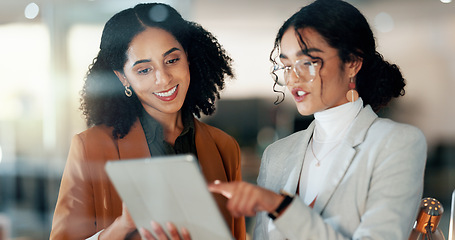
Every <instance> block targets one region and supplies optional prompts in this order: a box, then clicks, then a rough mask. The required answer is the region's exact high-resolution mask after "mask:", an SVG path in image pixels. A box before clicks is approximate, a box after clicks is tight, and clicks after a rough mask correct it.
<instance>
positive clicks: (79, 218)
mask: <svg viewBox="0 0 455 240" xmlns="http://www.w3.org/2000/svg"><path fill="white" fill-rule="evenodd" d="M226 76H229V77H232V76H233V71H232V69H231V59H230V58H229V57H228V56H227V54H226V53H225V51H224V49H223V48H222V47H221V45H220V44H219V43H218V41H217V39H216V38H215V37H214V36H213V35H212V34H211V33H209V32H208V31H206V30H205V29H203V28H202V27H201V26H200V25H198V24H196V23H194V22H190V21H186V20H184V19H183V18H182V17H181V15H180V14H179V13H178V12H177V11H176V10H175V9H173V8H172V7H170V6H168V5H165V4H157V3H153V4H138V5H136V6H135V7H134V8H130V9H126V10H123V11H121V12H119V13H117V14H116V15H114V16H113V17H112V18H111V19H110V20H109V21H108V22H107V23H106V25H105V26H104V30H103V34H102V37H101V44H100V50H99V53H98V55H97V57H96V58H95V59H94V62H93V64H92V65H91V66H90V68H89V71H88V73H87V76H86V80H85V85H84V87H83V90H82V104H81V110H82V111H83V113H84V115H85V117H86V121H87V125H88V126H89V127H90V128H89V129H87V130H86V131H84V132H82V133H80V134H77V135H76V136H74V138H73V139H72V143H71V148H70V151H69V155H68V160H67V163H66V167H65V170H64V173H63V177H62V181H61V186H60V191H59V197H58V200H57V205H56V208H55V213H54V218H53V224H52V232H51V236H50V238H51V239H87V238H91V239H125V238H128V239H134V238H139V237H140V236H139V234H138V233H137V231H136V227H135V225H134V223H133V221H132V219H131V217H130V216H129V214H128V212H127V210H126V209H125V208H124V207H123V206H122V201H121V199H120V197H119V196H118V194H117V193H116V191H115V189H114V187H113V185H112V184H111V182H110V181H109V179H108V177H107V175H106V173H105V171H104V165H105V163H106V161H109V160H126V159H136V158H145V157H150V156H160V155H170V154H187V153H190V154H193V155H195V156H197V158H198V161H199V165H200V167H201V169H202V172H203V175H204V177H205V179H206V180H207V181H208V182H211V181H214V180H216V179H223V180H224V181H238V180H241V169H240V149H239V146H238V143H237V142H236V140H235V139H234V138H232V137H231V136H229V135H228V134H226V133H224V132H223V131H221V130H219V129H217V128H214V127H212V126H209V125H207V124H204V123H202V122H200V121H198V120H197V119H195V118H194V116H197V117H200V115H201V113H203V114H206V115H210V114H212V113H213V112H214V110H215V105H214V104H215V100H216V99H218V98H219V91H220V90H222V89H223V88H224V83H225V82H224V80H225V77H226ZM216 201H217V203H218V205H219V207H220V210H221V212H222V214H223V216H224V218H225V220H226V222H227V224H228V226H229V227H230V229H231V231H232V234H233V236H234V237H235V238H236V239H245V234H246V233H245V220H244V218H243V217H241V218H233V217H232V216H231V214H230V213H229V212H228V211H227V209H226V207H225V205H226V200H225V199H224V198H223V197H217V198H216Z"/></svg>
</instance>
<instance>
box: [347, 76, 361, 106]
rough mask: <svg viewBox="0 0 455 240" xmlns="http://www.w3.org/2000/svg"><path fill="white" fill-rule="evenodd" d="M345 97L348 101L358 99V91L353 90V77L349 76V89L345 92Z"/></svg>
mask: <svg viewBox="0 0 455 240" xmlns="http://www.w3.org/2000/svg"><path fill="white" fill-rule="evenodd" d="M346 99H348V101H349V102H355V101H357V99H359V93H358V92H357V90H355V82H354V78H353V77H351V82H350V83H349V91H348V92H347V93H346Z"/></svg>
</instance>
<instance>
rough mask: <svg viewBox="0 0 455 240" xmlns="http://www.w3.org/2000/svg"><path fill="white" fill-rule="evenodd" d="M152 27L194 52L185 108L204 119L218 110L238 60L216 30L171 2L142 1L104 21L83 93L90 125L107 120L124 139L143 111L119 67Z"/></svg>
mask: <svg viewBox="0 0 455 240" xmlns="http://www.w3.org/2000/svg"><path fill="white" fill-rule="evenodd" d="M147 27H156V28H160V29H163V30H165V31H167V32H169V33H171V34H172V35H173V36H174V37H175V38H176V39H177V41H178V42H179V43H180V44H181V45H182V47H183V49H184V50H185V52H186V54H187V56H188V61H189V63H190V64H189V70H190V77H191V81H190V86H189V89H188V92H187V95H186V98H185V102H184V104H183V107H184V108H185V109H188V110H189V111H190V112H191V113H193V114H194V115H195V116H196V117H198V118H199V117H200V116H201V112H202V113H203V114H205V115H210V114H212V113H213V112H214V111H215V100H216V99H219V98H220V94H219V92H220V91H221V90H222V89H223V88H224V85H225V77H227V76H229V77H234V73H233V70H232V67H231V63H232V59H231V58H230V57H229V56H228V55H227V53H226V52H225V50H224V49H223V48H222V46H221V45H220V44H219V43H218V41H217V39H216V38H215V37H214V36H213V35H212V34H211V33H210V32H208V31H206V30H205V29H204V28H203V27H201V26H200V25H199V24H197V23H194V22H191V21H186V20H185V19H183V18H182V16H181V15H180V14H179V13H178V12H177V11H176V10H175V9H174V8H172V7H171V6H169V5H166V4H161V3H147V4H138V5H136V6H135V7H134V8H129V9H126V10H123V11H121V12H119V13H117V14H115V15H114V16H113V17H112V18H111V19H110V20H109V21H108V22H107V23H106V24H105V26H104V30H103V34H102V37H101V44H100V50H99V52H98V55H97V57H96V58H95V59H94V60H93V63H92V64H91V65H90V67H89V70H88V72H87V75H86V77H85V84H84V87H83V89H82V92H81V107H80V109H81V110H82V112H83V114H84V115H85V118H86V122H87V126H89V127H90V126H93V125H99V124H104V125H106V126H110V127H113V128H114V129H113V132H112V134H113V136H114V137H115V138H123V137H124V136H125V135H126V134H127V133H128V132H129V130H130V128H131V126H132V125H133V123H134V122H135V121H136V119H137V117H138V116H139V115H140V114H141V112H142V105H141V103H140V101H139V99H138V98H137V96H136V95H135V94H134V92H133V95H132V96H131V97H126V95H125V94H124V90H125V88H124V86H123V85H122V83H121V82H120V81H119V79H118V78H117V76H116V75H115V74H114V70H117V71H120V72H123V66H124V64H125V62H126V61H127V55H126V52H127V50H128V47H129V44H130V42H131V41H132V39H133V38H134V37H135V36H136V35H138V34H139V33H141V32H143V31H144V30H145V29H146V28H147ZM151 44H153V43H151Z"/></svg>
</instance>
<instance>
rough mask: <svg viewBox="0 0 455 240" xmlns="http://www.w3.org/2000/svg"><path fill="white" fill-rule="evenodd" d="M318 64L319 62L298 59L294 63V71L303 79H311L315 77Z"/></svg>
mask: <svg viewBox="0 0 455 240" xmlns="http://www.w3.org/2000/svg"><path fill="white" fill-rule="evenodd" d="M318 66H320V64H319V62H318V61H317V60H316V61H307V60H299V61H297V62H296V63H295V67H294V68H295V72H296V73H297V76H298V77H299V78H300V79H302V80H303V81H307V82H308V81H312V80H314V78H315V77H316V70H317V67H318Z"/></svg>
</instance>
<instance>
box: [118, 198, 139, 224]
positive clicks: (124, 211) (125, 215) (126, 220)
mask: <svg viewBox="0 0 455 240" xmlns="http://www.w3.org/2000/svg"><path fill="white" fill-rule="evenodd" d="M120 221H121V222H122V223H123V225H124V226H125V227H126V228H128V229H130V230H131V231H134V230H135V229H136V224H134V221H133V218H132V217H131V215H130V213H129V212H128V209H127V208H126V205H125V203H123V204H122V216H120Z"/></svg>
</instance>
